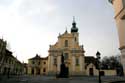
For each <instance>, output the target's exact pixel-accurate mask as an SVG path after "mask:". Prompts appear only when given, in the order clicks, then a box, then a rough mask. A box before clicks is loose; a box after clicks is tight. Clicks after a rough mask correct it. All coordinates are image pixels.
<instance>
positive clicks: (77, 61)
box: [76, 58, 79, 66]
mask: <svg viewBox="0 0 125 83" xmlns="http://www.w3.org/2000/svg"><path fill="white" fill-rule="evenodd" d="M76 66H79V59H78V58H76Z"/></svg>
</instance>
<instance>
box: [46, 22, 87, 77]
mask: <svg viewBox="0 0 125 83" xmlns="http://www.w3.org/2000/svg"><path fill="white" fill-rule="evenodd" d="M84 53H85V51H84V48H83V45H79V32H78V28H77V27H76V22H75V21H73V23H72V28H71V32H70V33H68V31H67V30H66V31H65V32H64V33H63V34H59V36H58V41H57V42H56V43H55V44H54V45H50V48H49V56H48V74H49V75H55V74H59V72H60V65H61V55H63V56H64V62H65V65H66V66H67V67H68V70H69V75H71V76H72V75H85V63H84Z"/></svg>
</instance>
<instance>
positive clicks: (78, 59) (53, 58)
mask: <svg viewBox="0 0 125 83" xmlns="http://www.w3.org/2000/svg"><path fill="white" fill-rule="evenodd" d="M48 52H49V55H48V56H47V57H46V58H41V57H40V56H39V55H38V54H37V55H36V56H35V57H33V58H30V59H29V60H28V74H29V75H53V76H55V75H59V74H60V72H61V62H62V60H61V57H62V55H63V57H64V61H63V62H64V64H65V66H66V68H67V69H68V75H69V76H83V75H87V76H90V75H91V76H96V75H98V74H99V73H98V69H97V60H96V58H94V57H93V56H85V50H84V48H83V45H80V44H79V32H78V28H77V26H76V22H75V19H73V23H72V27H71V31H70V33H69V32H68V31H67V30H66V31H65V32H64V33H63V34H59V36H58V40H57V42H56V43H55V44H54V45H50V47H49V50H48ZM101 72H103V73H104V75H116V71H115V70H101Z"/></svg>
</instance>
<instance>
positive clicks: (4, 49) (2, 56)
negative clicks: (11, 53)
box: [0, 39, 6, 74]
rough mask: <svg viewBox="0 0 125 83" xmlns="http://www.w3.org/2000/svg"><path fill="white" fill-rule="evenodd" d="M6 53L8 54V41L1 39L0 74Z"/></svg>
mask: <svg viewBox="0 0 125 83" xmlns="http://www.w3.org/2000/svg"><path fill="white" fill-rule="evenodd" d="M5 53H6V41H4V40H3V39H0V74H1V73H2V68H3V63H4V59H5Z"/></svg>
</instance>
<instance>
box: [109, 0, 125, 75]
mask: <svg viewBox="0 0 125 83" xmlns="http://www.w3.org/2000/svg"><path fill="white" fill-rule="evenodd" d="M109 2H111V3H112V4H113V7H114V10H115V20H116V25H117V29H118V35H119V45H120V48H119V49H120V51H121V63H122V65H123V69H124V74H125V0H109Z"/></svg>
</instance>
